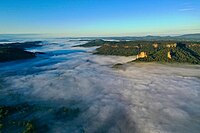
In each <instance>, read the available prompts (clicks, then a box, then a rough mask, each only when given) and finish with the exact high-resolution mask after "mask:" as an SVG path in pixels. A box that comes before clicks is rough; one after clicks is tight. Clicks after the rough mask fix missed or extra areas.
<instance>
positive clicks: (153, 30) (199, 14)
mask: <svg viewBox="0 0 200 133" xmlns="http://www.w3.org/2000/svg"><path fill="white" fill-rule="evenodd" d="M188 33H200V0H0V34H52V35H54V34H56V35H64V36H143V35H177V34H188Z"/></svg>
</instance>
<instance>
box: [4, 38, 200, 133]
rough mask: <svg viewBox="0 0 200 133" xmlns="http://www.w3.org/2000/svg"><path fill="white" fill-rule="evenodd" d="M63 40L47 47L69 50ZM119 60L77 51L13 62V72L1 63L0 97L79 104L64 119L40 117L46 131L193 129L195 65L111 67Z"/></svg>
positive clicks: (199, 100) (199, 99) (199, 103)
mask: <svg viewBox="0 0 200 133" xmlns="http://www.w3.org/2000/svg"><path fill="white" fill-rule="evenodd" d="M68 43H69V42H67V43H64V44H62V45H59V43H58V45H59V46H55V47H53V45H51V51H52V50H53V49H56V50H59V49H60V50H63V49H66V50H67V49H68V50H72V49H71V48H70V47H67V46H68V45H67V44H68ZM70 43H71V42H70ZM77 43H78V42H75V43H74V44H77ZM47 47H48V46H45V50H48V48H47ZM45 50H44V51H45ZM73 50H75V48H73ZM78 50H80V49H78ZM82 50H83V49H82ZM84 50H85V51H89V50H88V49H84ZM131 58H134V57H131ZM124 60H125V59H124V58H123V57H120V58H118V57H112V56H110V57H106V56H98V55H92V54H91V53H87V52H77V53H70V54H66V55H65V54H61V55H54V56H50V57H48V58H42V57H41V58H38V59H36V60H33V61H32V63H31V65H30V67H29V68H26V63H24V66H23V65H21V66H20V67H16V68H15V67H13V68H15V70H17V71H18V73H14V74H13V73H12V72H13V68H12V69H8V68H7V69H6V71H7V72H5V71H4V72H3V69H4V68H1V73H3V74H4V76H5V77H4V78H3V80H4V81H5V85H6V87H5V88H4V89H3V90H1V94H0V95H1V97H2V98H1V103H3V100H2V99H5V101H4V103H8V102H10V103H13V102H24V101H28V102H33V103H37V104H40V103H41V104H43V103H44V102H45V103H47V104H48V102H49V104H53V105H54V106H56V107H58V106H70V107H78V108H80V110H81V113H80V115H79V116H78V117H77V118H76V119H73V120H71V121H70V122H67V123H66V122H62V121H56V120H55V119H52V117H49V116H48V118H45V120H46V122H47V121H53V123H54V124H53V125H51V130H50V132H83V131H84V132H110V133H118V132H119V133H134V132H135V133H160V132H161V133H188V132H192V133H198V132H199V130H200V126H199V125H200V121H199V120H200V117H199V114H200V87H199V86H200V79H199V75H200V69H199V66H189V65H185V66H184V65H183V66H178V67H176V66H169V65H161V64H153V63H152V64H146V63H139V64H134V63H132V64H131V63H130V64H126V65H125V66H124V67H125V69H113V68H111V66H112V65H113V64H115V63H123V62H124ZM126 60H127V61H130V58H126ZM47 62H48V63H49V64H48V65H46V63H47ZM28 64H30V63H28ZM38 64H39V65H38ZM5 68H6V67H5ZM30 69H31V70H30ZM16 94H18V95H19V97H18V99H16V97H13V95H16ZM38 117H39V116H38Z"/></svg>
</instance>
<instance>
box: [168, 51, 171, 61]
mask: <svg viewBox="0 0 200 133" xmlns="http://www.w3.org/2000/svg"><path fill="white" fill-rule="evenodd" d="M167 58H168V59H172V56H171V52H170V51H169V52H168V53H167Z"/></svg>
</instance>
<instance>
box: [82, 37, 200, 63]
mask: <svg viewBox="0 0 200 133" xmlns="http://www.w3.org/2000/svg"><path fill="white" fill-rule="evenodd" d="M99 42H101V43H99ZM82 46H83V47H89V46H100V47H99V48H97V49H96V52H95V54H100V55H119V56H134V55H138V54H140V53H141V52H145V53H146V54H147V57H145V58H138V59H137V60H136V61H145V62H152V61H156V62H180V63H192V64H200V42H193V41H182V42H177V41H119V42H117V41H110V42H109V41H103V40H101V41H99V40H98V41H97V43H96V41H91V42H89V43H86V44H85V45H82ZM168 53H170V56H171V58H169V57H168Z"/></svg>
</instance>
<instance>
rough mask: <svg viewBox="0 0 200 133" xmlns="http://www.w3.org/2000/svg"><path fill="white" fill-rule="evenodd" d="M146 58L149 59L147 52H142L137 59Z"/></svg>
mask: <svg viewBox="0 0 200 133" xmlns="http://www.w3.org/2000/svg"><path fill="white" fill-rule="evenodd" d="M146 57H147V53H146V52H140V54H138V55H137V59H139V58H146Z"/></svg>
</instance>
